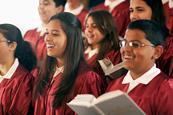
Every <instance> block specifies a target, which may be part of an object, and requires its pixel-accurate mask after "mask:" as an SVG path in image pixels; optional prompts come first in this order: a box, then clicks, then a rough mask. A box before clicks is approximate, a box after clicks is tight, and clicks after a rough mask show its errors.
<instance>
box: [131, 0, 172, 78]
mask: <svg viewBox="0 0 173 115" xmlns="http://www.w3.org/2000/svg"><path fill="white" fill-rule="evenodd" d="M158 9H159V11H158ZM129 10H130V20H131V21H135V20H140V19H148V20H154V21H156V22H158V24H160V25H161V26H162V27H164V28H165V31H168V30H167V28H166V21H165V16H164V10H163V4H162V1H161V0H152V1H151V0H131V1H130V8H129ZM172 52H173V35H171V34H169V32H167V34H165V45H164V52H163V54H162V56H161V57H160V58H159V59H158V60H157V61H156V65H157V67H158V68H160V69H161V70H162V72H164V73H166V74H167V75H168V76H173V53H172Z"/></svg>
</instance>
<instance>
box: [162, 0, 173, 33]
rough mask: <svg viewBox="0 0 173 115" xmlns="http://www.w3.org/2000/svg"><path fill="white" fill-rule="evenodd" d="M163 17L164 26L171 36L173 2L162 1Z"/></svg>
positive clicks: (172, 31) (170, 0)
mask: <svg viewBox="0 0 173 115" xmlns="http://www.w3.org/2000/svg"><path fill="white" fill-rule="evenodd" d="M162 3H163V6H164V11H165V16H166V25H167V27H168V29H169V33H170V34H173V1H172V0H162Z"/></svg>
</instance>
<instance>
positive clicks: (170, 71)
mask: <svg viewBox="0 0 173 115" xmlns="http://www.w3.org/2000/svg"><path fill="white" fill-rule="evenodd" d="M156 64H157V67H158V68H160V69H161V70H162V71H163V72H164V73H165V74H167V75H168V76H169V77H171V76H172V77H173V36H171V35H170V36H168V37H167V39H166V42H165V49H164V52H163V54H162V56H161V57H160V58H159V59H158V60H157V61H156Z"/></svg>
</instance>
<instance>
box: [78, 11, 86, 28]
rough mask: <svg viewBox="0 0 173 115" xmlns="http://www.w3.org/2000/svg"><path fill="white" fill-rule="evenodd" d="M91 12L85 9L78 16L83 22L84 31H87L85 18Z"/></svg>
mask: <svg viewBox="0 0 173 115" xmlns="http://www.w3.org/2000/svg"><path fill="white" fill-rule="evenodd" d="M88 13H89V11H88V10H86V9H83V10H82V11H81V13H80V14H79V15H77V17H78V19H79V20H80V22H81V25H82V31H84V29H85V18H86V16H87V15H88Z"/></svg>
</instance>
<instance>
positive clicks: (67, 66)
mask: <svg viewBox="0 0 173 115" xmlns="http://www.w3.org/2000/svg"><path fill="white" fill-rule="evenodd" d="M52 20H57V21H60V23H61V26H62V29H63V31H64V32H65V34H66V36H67V46H66V49H65V54H64V58H65V59H64V60H65V61H64V72H63V75H62V76H63V77H62V79H61V83H60V85H59V86H57V90H56V92H55V98H54V102H53V107H54V108H56V107H58V106H61V104H62V103H63V101H64V99H65V96H67V95H68V93H69V92H70V90H71V88H72V87H73V84H74V82H75V80H76V77H77V72H78V68H79V64H80V62H81V61H84V56H83V43H82V42H83V40H82V39H83V38H82V31H81V23H80V21H79V20H78V19H77V17H76V16H74V15H73V14H71V13H67V12H63V13H59V14H57V15H54V16H52V17H51V19H50V21H52ZM56 64H57V62H56V58H55V57H50V56H47V58H46V60H45V64H44V66H43V68H42V70H41V72H40V75H39V79H38V84H37V85H36V88H35V94H34V95H35V96H38V94H43V92H44V91H45V88H46V86H48V84H49V83H50V81H51V79H52V76H53V74H54V72H55V68H56Z"/></svg>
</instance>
